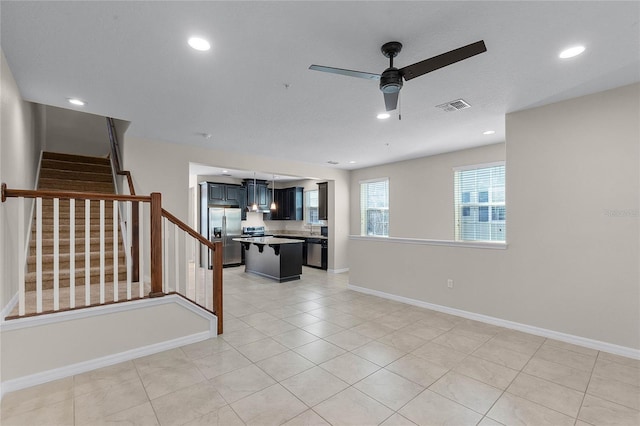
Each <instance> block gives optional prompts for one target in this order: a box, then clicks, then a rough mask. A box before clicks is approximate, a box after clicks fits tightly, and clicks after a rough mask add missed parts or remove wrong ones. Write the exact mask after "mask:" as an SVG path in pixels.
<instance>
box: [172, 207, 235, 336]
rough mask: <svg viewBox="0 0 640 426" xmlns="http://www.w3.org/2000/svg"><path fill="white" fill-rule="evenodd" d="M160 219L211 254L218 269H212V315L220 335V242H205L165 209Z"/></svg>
mask: <svg viewBox="0 0 640 426" xmlns="http://www.w3.org/2000/svg"><path fill="white" fill-rule="evenodd" d="M162 217H164V218H166V219H167V220H168V221H169V222H171V223H173V224H174V225H176V226H177V227H178V228H180V229H182V230H183V231H184V232H186V233H187V234H189V235H190V236H191V237H193V238H194V239H196V240H197V241H198V242H200V243H201V244H203V245H204V246H205V247H207V248H209V249H210V250H211V251H212V252H213V263H214V265H218V268H214V273H213V283H212V284H213V288H212V289H213V313H214V314H215V315H216V316H217V317H218V334H222V331H223V321H224V320H223V314H222V311H223V308H222V297H223V292H222V250H223V248H222V242H220V241H218V242H215V243H213V242H211V241H209V240H207V239H206V238H205V237H203V236H202V235H200V234H199V233H198V232H196V231H195V230H194V229H193V228H192V227H190V226H189V225H187V224H186V223H184V222H183V221H181V220H180V219H178V218H177V217H175V216H174V215H172V214H171V213H169V212H168V211H166V210H165V209H162ZM194 303H195V304H196V305H198V306H201V305H199V304H198V303H196V302H195V301H194ZM201 307H202V306H201ZM205 309H206V308H205Z"/></svg>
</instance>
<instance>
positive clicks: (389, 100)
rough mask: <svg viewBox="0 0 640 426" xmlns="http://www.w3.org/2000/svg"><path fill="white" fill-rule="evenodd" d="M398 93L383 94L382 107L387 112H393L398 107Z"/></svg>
mask: <svg viewBox="0 0 640 426" xmlns="http://www.w3.org/2000/svg"><path fill="white" fill-rule="evenodd" d="M399 93H400V92H395V93H385V94H384V106H385V107H386V109H387V111H393V110H394V109H396V108H397V107H398V94H399Z"/></svg>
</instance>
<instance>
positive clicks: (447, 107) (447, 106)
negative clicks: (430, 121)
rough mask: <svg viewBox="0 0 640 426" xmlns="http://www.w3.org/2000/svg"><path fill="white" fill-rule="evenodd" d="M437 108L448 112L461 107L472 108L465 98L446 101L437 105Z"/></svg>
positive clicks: (458, 109)
mask: <svg viewBox="0 0 640 426" xmlns="http://www.w3.org/2000/svg"><path fill="white" fill-rule="evenodd" d="M436 108H440V109H442V110H443V111H446V112H453V111H460V110H461V109H467V108H471V105H469V103H468V102H467V101H465V100H464V99H456V100H455V101H449V102H445V103H444V104H440V105H436Z"/></svg>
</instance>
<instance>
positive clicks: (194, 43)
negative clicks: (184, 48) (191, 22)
mask: <svg viewBox="0 0 640 426" xmlns="http://www.w3.org/2000/svg"><path fill="white" fill-rule="evenodd" d="M188 43H189V46H191V47H192V48H194V49H196V50H200V51H206V50H209V49H211V45H210V44H209V42H208V41H207V40H205V39H203V38H200V37H191V38H190V39H189V40H188Z"/></svg>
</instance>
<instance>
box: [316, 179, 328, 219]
mask: <svg viewBox="0 0 640 426" xmlns="http://www.w3.org/2000/svg"><path fill="white" fill-rule="evenodd" d="M328 198H329V183H328V182H321V183H319V184H318V220H329V209H328V206H327V200H328Z"/></svg>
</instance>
